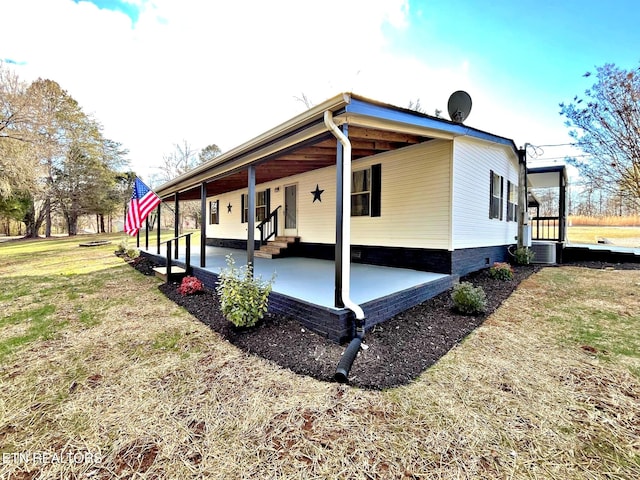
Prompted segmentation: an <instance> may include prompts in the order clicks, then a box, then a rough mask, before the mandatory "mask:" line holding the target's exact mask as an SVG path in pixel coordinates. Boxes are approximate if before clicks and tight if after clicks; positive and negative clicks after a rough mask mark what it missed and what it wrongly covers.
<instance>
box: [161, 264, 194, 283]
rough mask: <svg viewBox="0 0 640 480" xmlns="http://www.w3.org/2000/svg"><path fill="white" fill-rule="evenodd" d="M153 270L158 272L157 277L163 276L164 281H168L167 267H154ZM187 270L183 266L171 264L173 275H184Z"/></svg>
mask: <svg viewBox="0 0 640 480" xmlns="http://www.w3.org/2000/svg"><path fill="white" fill-rule="evenodd" d="M153 271H154V272H156V277H158V278H161V279H162V280H163V281H165V282H166V281H168V280H167V267H154V268H153ZM186 273H187V272H186V271H185V269H184V268H182V267H177V266H175V265H172V266H171V277H172V278H174V277H182V276H184V275H185V274H186Z"/></svg>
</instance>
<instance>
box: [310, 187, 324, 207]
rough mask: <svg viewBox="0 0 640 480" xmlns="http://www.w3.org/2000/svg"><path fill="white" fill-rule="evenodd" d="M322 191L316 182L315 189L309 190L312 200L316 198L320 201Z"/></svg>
mask: <svg viewBox="0 0 640 480" xmlns="http://www.w3.org/2000/svg"><path fill="white" fill-rule="evenodd" d="M322 192H324V190H320V187H319V186H318V184H317V183H316V189H315V190H314V191H313V192H311V195H313V202H311V203H314V202H315V201H316V200H318V201H319V202H322V197H321V195H322Z"/></svg>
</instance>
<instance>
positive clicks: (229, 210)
mask: <svg viewBox="0 0 640 480" xmlns="http://www.w3.org/2000/svg"><path fill="white" fill-rule="evenodd" d="M227 213H231V202H229V205H227Z"/></svg>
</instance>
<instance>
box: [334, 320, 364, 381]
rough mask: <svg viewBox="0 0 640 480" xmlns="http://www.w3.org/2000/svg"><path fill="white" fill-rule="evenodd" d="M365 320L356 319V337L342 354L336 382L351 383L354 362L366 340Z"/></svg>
mask: <svg viewBox="0 0 640 480" xmlns="http://www.w3.org/2000/svg"><path fill="white" fill-rule="evenodd" d="M364 323H365V321H364V318H362V319H359V318H356V336H355V337H353V340H351V342H350V343H349V346H348V347H347V349H346V350H345V351H344V353H343V354H342V358H341V359H340V362H338V367H337V368H336V373H335V375H334V376H333V378H334V380H335V381H336V382H339V383H347V382H348V381H349V370H351V366H352V365H353V362H354V360H355V359H356V357H357V356H358V352H359V351H360V346H361V345H362V341H363V340H364Z"/></svg>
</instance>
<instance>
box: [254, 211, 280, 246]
mask: <svg viewBox="0 0 640 480" xmlns="http://www.w3.org/2000/svg"><path fill="white" fill-rule="evenodd" d="M281 208H282V205H278V206H277V207H276V209H275V210H274V211H273V212H271V213H270V214H269V215H268V216H267V218H265V219H264V220H263V221H262V222H260V223H259V224H258V226H257V227H256V228H257V229H258V230H260V245H264V244H265V243H266V242H267V240H269V239H270V238H271V237H274V236H276V235H277V234H278V210H279V209H281Z"/></svg>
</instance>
